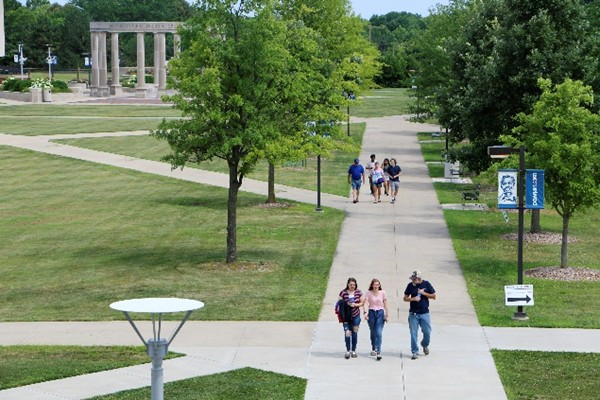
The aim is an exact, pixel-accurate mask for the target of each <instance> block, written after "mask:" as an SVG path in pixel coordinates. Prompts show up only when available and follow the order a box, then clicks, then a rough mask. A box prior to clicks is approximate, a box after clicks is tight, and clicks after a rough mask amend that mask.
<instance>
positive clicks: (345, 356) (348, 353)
mask: <svg viewBox="0 0 600 400" xmlns="http://www.w3.org/2000/svg"><path fill="white" fill-rule="evenodd" d="M344 358H345V359H346V360H347V359H349V358H350V352H349V351H347V352H346V354H344Z"/></svg>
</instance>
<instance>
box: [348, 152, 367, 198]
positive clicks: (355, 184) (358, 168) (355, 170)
mask: <svg viewBox="0 0 600 400" xmlns="http://www.w3.org/2000/svg"><path fill="white" fill-rule="evenodd" d="M348 183H349V184H350V185H351V186H352V202H353V203H355V204H356V203H358V196H359V195H360V186H361V184H362V183H365V169H364V168H363V166H362V165H360V162H359V160H358V158H355V159H354V164H352V165H351V166H350V168H348Z"/></svg>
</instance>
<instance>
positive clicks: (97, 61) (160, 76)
mask: <svg viewBox="0 0 600 400" xmlns="http://www.w3.org/2000/svg"><path fill="white" fill-rule="evenodd" d="M0 1H1V0H0ZM179 25H181V22H90V34H91V47H92V51H91V58H92V77H91V78H92V79H91V84H90V89H91V91H90V95H91V96H93V97H108V96H109V95H111V94H117V93H119V92H120V91H121V90H122V87H121V84H120V83H119V79H118V77H119V76H120V74H121V72H120V69H119V33H135V34H136V35H137V66H136V70H137V84H136V88H135V89H136V97H148V92H149V89H150V88H149V87H148V86H147V85H146V83H145V81H146V65H145V59H146V54H145V46H144V34H146V33H152V34H154V65H153V67H154V88H156V89H158V90H164V89H165V88H166V84H167V69H166V62H167V60H166V36H165V35H166V34H173V35H174V47H175V48H174V54H175V55H177V53H179V43H180V37H179V35H177V28H178V26H179ZM107 33H110V37H111V72H112V76H113V79H112V82H111V85H110V87H109V86H108V78H107V75H108V71H107V68H108V62H107V54H106V34H107ZM151 92H152V93H156V94H153V97H156V96H158V94H157V93H158V91H151Z"/></svg>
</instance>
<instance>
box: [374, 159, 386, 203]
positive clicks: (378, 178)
mask: <svg viewBox="0 0 600 400" xmlns="http://www.w3.org/2000/svg"><path fill="white" fill-rule="evenodd" d="M383 174H384V173H383V168H381V166H380V165H379V161H375V166H374V167H373V197H374V201H373V203H381V187H382V186H383V182H384V177H383Z"/></svg>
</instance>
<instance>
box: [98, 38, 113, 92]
mask: <svg viewBox="0 0 600 400" xmlns="http://www.w3.org/2000/svg"><path fill="white" fill-rule="evenodd" d="M98 64H99V65H98V94H99V95H100V96H101V97H108V95H109V94H110V90H109V88H108V59H107V55H106V32H98Z"/></svg>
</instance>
